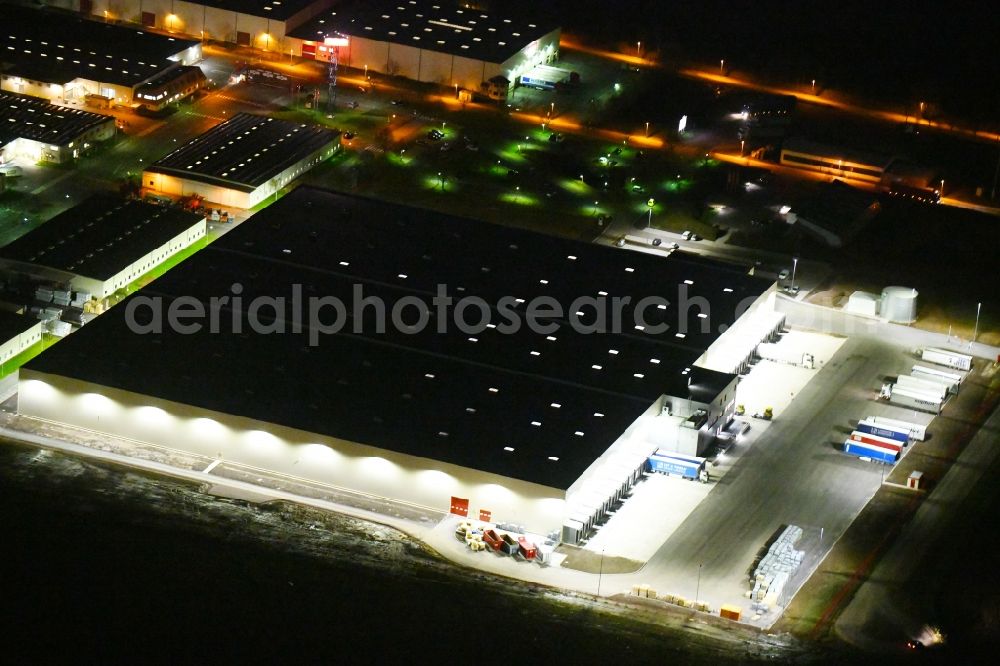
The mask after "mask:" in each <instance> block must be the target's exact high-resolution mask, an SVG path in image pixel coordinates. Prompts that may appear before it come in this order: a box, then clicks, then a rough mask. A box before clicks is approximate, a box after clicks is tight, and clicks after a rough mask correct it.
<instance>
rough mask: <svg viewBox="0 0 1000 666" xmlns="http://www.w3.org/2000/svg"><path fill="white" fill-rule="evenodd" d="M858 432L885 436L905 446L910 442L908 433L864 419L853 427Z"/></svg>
mask: <svg viewBox="0 0 1000 666" xmlns="http://www.w3.org/2000/svg"><path fill="white" fill-rule="evenodd" d="M855 430H858V431H860V432H865V433H868V434H869V435H878V436H879V437H886V438H888V439H893V440H896V441H897V442H899V443H900V444H902V445H903V446H906V445H907V444H909V443H910V436H909V434H908V433H904V432H900V431H899V430H895V429H892V428H884V427H879V426H876V425H872V424H870V423H865V422H864V421H862V422H860V423H858V427H857V428H855Z"/></svg>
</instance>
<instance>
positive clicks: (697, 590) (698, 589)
mask: <svg viewBox="0 0 1000 666" xmlns="http://www.w3.org/2000/svg"><path fill="white" fill-rule="evenodd" d="M700 596H701V563H700V562H699V563H698V586H697V587H695V588H694V602H695V603H696V604H697V603H698V597H700Z"/></svg>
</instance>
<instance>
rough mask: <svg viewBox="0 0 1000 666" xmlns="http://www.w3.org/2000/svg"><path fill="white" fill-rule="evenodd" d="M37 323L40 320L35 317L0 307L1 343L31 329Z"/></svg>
mask: <svg viewBox="0 0 1000 666" xmlns="http://www.w3.org/2000/svg"><path fill="white" fill-rule="evenodd" d="M37 323H38V320H37V319H35V318H34V317H29V316H27V315H23V314H17V313H16V312H10V311H8V310H4V309H0V344H3V343H5V342H7V341H8V340H10V339H11V338H13V337H14V336H15V335H21V334H22V333H24V332H25V331H28V330H30V329H31V327H32V326H34V325H35V324H37Z"/></svg>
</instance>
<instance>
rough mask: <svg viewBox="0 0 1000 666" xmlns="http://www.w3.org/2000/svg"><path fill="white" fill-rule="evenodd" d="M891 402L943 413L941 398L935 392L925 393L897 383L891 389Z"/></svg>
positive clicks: (934, 412)
mask: <svg viewBox="0 0 1000 666" xmlns="http://www.w3.org/2000/svg"><path fill="white" fill-rule="evenodd" d="M889 402H891V403H892V404H894V405H899V406H900V407H909V408H910V409H919V410H920V411H923V412H930V413H931V414H940V413H941V400H940V399H939V398H938V396H937V395H935V394H934V393H925V392H923V391H917V390H914V389H911V388H907V387H905V386H900V385H899V384H895V385H893V386H892V387H891V389H890V390H889Z"/></svg>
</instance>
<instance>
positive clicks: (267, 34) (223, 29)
mask: <svg viewBox="0 0 1000 666" xmlns="http://www.w3.org/2000/svg"><path fill="white" fill-rule="evenodd" d="M335 3H336V0H198V1H195V0H51V1H50V2H48V3H47V4H49V5H54V6H59V7H64V8H66V9H70V10H72V11H76V12H80V13H82V14H84V15H88V16H93V17H98V18H101V19H106V20H108V21H122V22H127V23H135V24H139V25H142V26H144V27H147V28H156V29H158V30H166V31H169V32H177V33H183V34H186V35H192V36H194V37H198V38H201V39H211V40H214V41H219V42H229V43H231V44H239V45H241V46H252V47H254V48H258V49H261V50H265V51H282V52H284V53H287V52H288V47H287V46H286V40H285V35H287V34H288V33H289V32H290V31H291V30H293V29H294V28H297V27H298V26H300V25H302V24H303V23H304V22H305V21H307V20H309V19H310V18H312V17H313V16H315V15H316V14H317V13H319V12H321V11H323V10H324V9H327V8H329V7H331V6H333V5H334V4H335Z"/></svg>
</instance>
